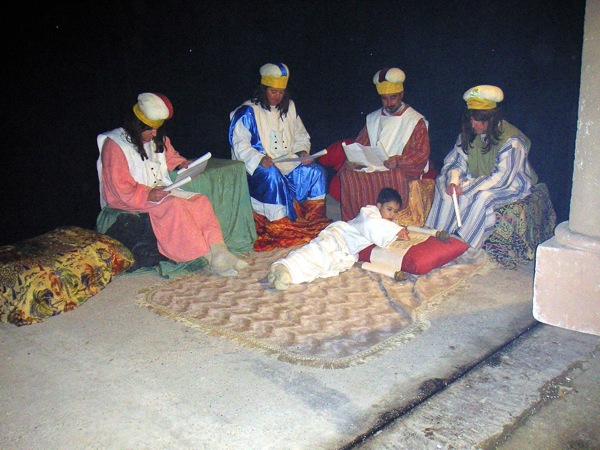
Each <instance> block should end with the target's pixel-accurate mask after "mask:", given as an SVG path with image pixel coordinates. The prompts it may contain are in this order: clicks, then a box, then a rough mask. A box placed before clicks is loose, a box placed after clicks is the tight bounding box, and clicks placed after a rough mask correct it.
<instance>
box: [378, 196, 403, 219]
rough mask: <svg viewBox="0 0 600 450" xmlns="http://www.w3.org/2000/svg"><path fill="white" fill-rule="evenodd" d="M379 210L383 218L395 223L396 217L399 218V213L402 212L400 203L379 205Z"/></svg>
mask: <svg viewBox="0 0 600 450" xmlns="http://www.w3.org/2000/svg"><path fill="white" fill-rule="evenodd" d="M377 208H378V209H379V212H380V213H381V217H382V218H383V219H386V220H391V221H394V220H395V219H396V217H398V212H399V211H400V204H399V203H398V202H394V201H391V202H385V203H377Z"/></svg>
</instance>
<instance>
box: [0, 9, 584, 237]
mask: <svg viewBox="0 0 600 450" xmlns="http://www.w3.org/2000/svg"><path fill="white" fill-rule="evenodd" d="M57 3H58V2H57ZM97 3H99V4H93V5H88V4H85V2H69V1H63V2H60V4H59V5H52V4H45V5H43V7H40V6H38V5H37V3H35V4H33V3H32V4H31V5H30V4H28V3H27V2H25V3H21V4H19V5H17V6H15V11H14V12H13V13H10V14H7V13H5V14H4V21H3V22H4V27H3V31H2V32H1V33H2V45H4V47H5V49H4V50H5V51H4V55H5V57H4V64H3V67H2V69H1V70H2V74H3V76H2V78H3V79H4V83H3V87H4V92H3V98H4V107H3V108H2V118H1V119H2V120H1V126H2V136H3V139H2V147H1V148H2V150H1V154H2V160H1V162H0V163H1V167H2V183H1V186H2V199H3V200H2V215H1V219H0V220H1V224H0V225H1V226H2V228H1V229H2V230H3V231H2V239H1V242H0V244H7V243H12V242H15V241H18V240H21V239H25V238H29V237H34V236H36V235H38V234H41V233H44V232H47V231H50V230H52V229H54V228H56V227H58V226H63V225H78V226H81V227H84V228H93V227H94V225H95V220H96V216H97V215H98V213H99V211H100V208H99V199H98V180H97V172H96V159H97V157H98V148H97V146H96V136H97V135H98V134H99V133H101V132H103V131H107V130H110V129H113V128H116V127H119V126H121V125H122V118H123V116H124V114H125V113H128V112H129V111H130V108H131V107H132V106H133V104H134V103H135V102H136V99H137V95H138V94H139V93H141V92H161V93H164V94H165V95H167V96H168V97H169V98H170V99H171V101H172V102H173V104H174V108H175V114H174V117H173V119H172V120H170V121H168V122H167V125H166V127H167V134H168V135H169V136H170V137H171V140H172V142H173V144H174V146H175V148H176V149H177V150H179V152H180V153H181V154H183V155H184V156H186V157H188V158H195V157H198V156H200V155H202V154H204V153H206V152H208V151H210V152H212V154H213V156H214V157H219V158H230V153H229V148H228V143H227V128H228V124H229V113H230V111H232V110H233V109H235V108H236V107H237V106H238V105H239V104H240V103H242V102H243V101H244V100H246V99H247V98H248V97H249V96H250V95H251V93H252V91H253V90H254V88H255V87H256V85H257V84H258V82H259V74H258V69H259V67H260V66H261V65H263V64H264V63H266V62H276V61H281V62H284V63H286V64H287V65H288V67H289V68H290V73H291V77H290V82H289V84H288V89H289V91H290V93H291V95H292V98H294V99H295V101H296V104H297V108H298V111H299V113H300V115H301V117H302V119H303V121H304V123H305V125H306V128H307V130H308V131H309V133H310V134H311V137H312V147H313V151H318V150H321V149H322V148H324V147H326V146H327V145H328V144H330V143H331V142H333V141H335V140H338V139H342V138H353V137H355V136H356V134H357V133H358V131H360V128H361V127H362V125H363V122H364V118H365V116H366V114H368V113H369V112H371V111H372V110H374V109H376V108H377V107H379V106H380V103H379V98H378V96H377V94H376V91H375V87H374V85H373V83H372V77H373V75H374V74H375V72H376V71H377V70H379V69H380V68H382V67H390V66H395V67H400V68H401V69H403V70H404V72H405V73H406V81H405V84H404V85H405V101H406V102H407V103H408V104H410V105H411V106H413V107H414V108H415V109H416V110H417V111H419V112H421V113H422V114H424V115H425V116H426V118H427V119H428V120H429V133H430V139H431V153H432V155H431V159H432V160H433V162H434V164H435V166H436V167H437V168H439V167H440V166H441V163H442V160H443V158H444V156H445V155H446V153H447V152H448V151H449V150H450V149H451V148H452V146H453V144H454V141H455V139H456V136H457V134H458V132H459V117H460V114H461V112H462V110H463V108H464V102H463V100H462V95H463V93H464V92H465V91H466V90H467V89H468V88H470V87H472V86H475V85H478V84H494V85H498V86H500V87H501V88H502V89H503V91H504V94H505V100H504V102H503V103H502V106H503V107H504V110H505V112H506V115H507V118H508V120H509V121H510V122H511V123H513V124H514V125H516V126H517V127H518V128H520V129H521V130H522V131H523V132H524V133H525V134H527V136H528V137H529V138H530V139H531V141H532V143H533V144H532V150H531V154H530V160H531V162H532V164H533V166H534V168H535V170H536V171H537V173H538V174H539V176H540V181H543V182H545V183H547V184H548V187H549V190H550V193H551V196H552V201H553V203H554V207H555V209H556V212H557V215H558V221H559V222H562V221H564V220H568V215H569V206H570V197H571V184H572V173H573V160H574V151H575V136H576V131H577V113H578V102H579V81H580V73H581V48H582V42H583V21H584V12H585V2H584V1H582V0H571V1H566V0H565V1H541V0H522V1H515V0H506V1H484V0H480V1H452V0H447V1H417V0H415V1H370V0H363V1H337V0H333V1H325V0H323V1H310V0H305V1H286V2H280V1H277V2H273V1H246V2H242V1H239V2H238V1H223V2H219V3H217V4H215V3H214V2H210V3H211V4H212V6H206V5H203V3H205V2H198V1H184V0H173V1H162V2H152V1H147V0H146V1H144V0H134V1H118V2H117V1H109V2H97Z"/></svg>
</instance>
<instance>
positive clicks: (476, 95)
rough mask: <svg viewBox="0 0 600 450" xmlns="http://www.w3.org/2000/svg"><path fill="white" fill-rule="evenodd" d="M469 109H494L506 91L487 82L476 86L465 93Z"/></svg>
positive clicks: (464, 97)
mask: <svg viewBox="0 0 600 450" xmlns="http://www.w3.org/2000/svg"><path fill="white" fill-rule="evenodd" d="M463 100H464V101H466V102H467V108H468V109H494V108H495V107H496V106H498V103H500V102H501V101H502V100H504V93H503V92H502V89H500V88H499V87H496V86H490V85H487V84H484V85H481V86H475V87H472V88H471V89H469V90H468V91H467V92H465V93H464V95H463Z"/></svg>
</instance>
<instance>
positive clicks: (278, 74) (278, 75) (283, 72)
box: [260, 63, 290, 89]
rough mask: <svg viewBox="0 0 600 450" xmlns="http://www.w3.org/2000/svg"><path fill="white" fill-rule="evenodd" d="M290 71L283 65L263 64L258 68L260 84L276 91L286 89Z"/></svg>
mask: <svg viewBox="0 0 600 450" xmlns="http://www.w3.org/2000/svg"><path fill="white" fill-rule="evenodd" d="M289 77H290V71H289V69H288V67H287V66H286V65H285V64H283V63H278V64H271V63H268V64H265V65H264V66H262V67H261V68H260V84H263V85H265V86H269V87H273V88H276V89H285V88H286V87H287V83H288V79H289Z"/></svg>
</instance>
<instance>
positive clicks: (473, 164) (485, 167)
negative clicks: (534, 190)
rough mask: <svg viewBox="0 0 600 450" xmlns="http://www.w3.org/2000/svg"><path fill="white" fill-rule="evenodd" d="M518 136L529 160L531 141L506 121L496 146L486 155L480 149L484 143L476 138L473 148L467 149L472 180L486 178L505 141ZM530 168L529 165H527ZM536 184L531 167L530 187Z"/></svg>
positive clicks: (503, 122) (535, 176)
mask: <svg viewBox="0 0 600 450" xmlns="http://www.w3.org/2000/svg"><path fill="white" fill-rule="evenodd" d="M515 135H519V136H521V137H522V138H523V140H524V141H525V149H526V151H527V156H528V158H529V149H530V148H531V141H530V140H529V138H528V137H527V136H525V134H524V133H523V132H522V131H521V130H519V129H518V128H517V127H515V126H514V125H512V124H510V123H508V122H507V121H506V120H503V121H502V134H501V135H500V139H499V140H498V143H497V144H496V145H493V146H492V147H491V148H490V150H489V151H488V152H487V153H482V147H483V145H484V141H483V139H482V138H481V136H477V138H476V139H475V140H474V141H473V147H472V148H469V155H468V156H469V158H468V164H469V173H470V174H471V176H472V177H473V178H478V177H481V176H488V175H489V174H490V173H492V169H493V168H494V165H495V164H496V156H497V155H498V151H499V150H500V149H501V148H502V146H503V145H504V144H505V143H506V141H507V140H508V139H509V138H511V137H512V136H515ZM529 165H530V166H531V163H530V164H529ZM537 182H538V177H537V174H536V173H535V171H534V170H533V167H531V185H532V186H534V185H536V184H537Z"/></svg>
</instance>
